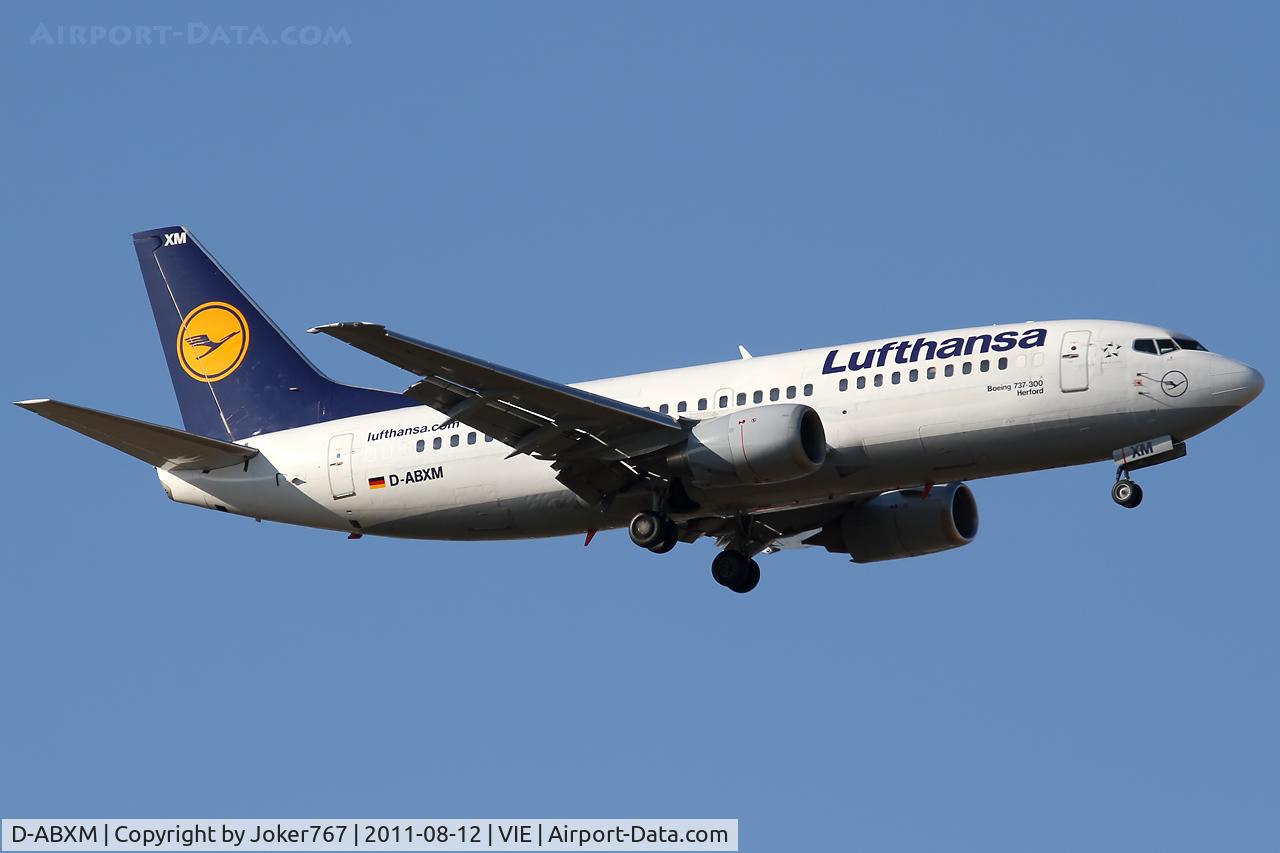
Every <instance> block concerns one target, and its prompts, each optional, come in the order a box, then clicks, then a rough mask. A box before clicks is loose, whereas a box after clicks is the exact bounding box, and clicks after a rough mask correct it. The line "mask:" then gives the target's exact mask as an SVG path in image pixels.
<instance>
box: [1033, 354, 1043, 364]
mask: <svg viewBox="0 0 1280 853" xmlns="http://www.w3.org/2000/svg"><path fill="white" fill-rule="evenodd" d="M1031 366H1032V367H1044V353H1042V352H1038V353H1036V354H1035V355H1033V356H1031Z"/></svg>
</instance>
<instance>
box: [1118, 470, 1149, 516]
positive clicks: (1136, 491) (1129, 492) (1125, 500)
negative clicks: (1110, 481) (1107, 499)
mask: <svg viewBox="0 0 1280 853" xmlns="http://www.w3.org/2000/svg"><path fill="white" fill-rule="evenodd" d="M1124 474H1125V472H1124V469H1121V470H1120V472H1119V473H1118V474H1117V476H1116V484H1115V485H1114V486H1112V487H1111V500H1113V501H1115V502H1116V503H1118V504H1120V506H1122V507H1124V508H1125V509H1133V508H1134V507H1136V506H1137V505H1138V504H1140V503H1142V486H1139V485H1138V484H1137V483H1135V482H1134V481H1133V480H1130V479H1129V478H1128V477H1126V476H1124Z"/></svg>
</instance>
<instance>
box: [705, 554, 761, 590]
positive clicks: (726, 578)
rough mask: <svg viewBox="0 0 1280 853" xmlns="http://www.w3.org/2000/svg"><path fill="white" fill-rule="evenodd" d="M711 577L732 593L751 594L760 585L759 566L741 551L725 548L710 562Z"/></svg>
mask: <svg viewBox="0 0 1280 853" xmlns="http://www.w3.org/2000/svg"><path fill="white" fill-rule="evenodd" d="M711 577H713V578H715V580H716V583H718V584H720V585H721V586H723V587H728V588H729V589H731V590H733V591H734V592H739V593H741V592H751V590H753V589H755V588H756V584H758V583H760V564H759V563H757V562H756V561H755V560H753V559H751V558H750V557H748V556H747V555H746V554H743V553H742V552H741V551H734V550H731V549H728V548H726V549H725V550H723V551H721V552H720V553H719V554H717V555H716V558H715V559H714V560H712V561H711Z"/></svg>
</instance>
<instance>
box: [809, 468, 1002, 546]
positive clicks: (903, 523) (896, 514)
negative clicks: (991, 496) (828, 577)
mask: <svg viewBox="0 0 1280 853" xmlns="http://www.w3.org/2000/svg"><path fill="white" fill-rule="evenodd" d="M977 535H978V502H977V501H976V500H974V498H973V492H971V491H969V487H968V486H966V485H965V484H964V483H951V484H949V485H945V486H935V487H934V488H933V489H932V490H930V492H929V494H928V496H926V495H925V493H924V491H923V490H920V489H905V490H903V491H898V492H885V493H884V494H882V495H879V496H877V497H874V498H872V499H871V500H869V501H867V502H866V503H865V504H862V505H861V506H856V507H853V508H852V509H850V510H848V511H847V512H846V513H845V514H844V515H842V516H841V517H840V519H839V521H837V522H835V523H834V524H830V525H827V527H826V528H824V529H823V531H822V532H821V533H820V534H818V536H817V537H815V538H814V539H813V540H810V541H812V542H813V544H817V545H824V546H826V549H827V550H828V551H833V552H836V553H841V554H848V555H849V556H850V557H852V558H853V561H854V562H855V563H875V562H878V561H880V560H896V559H898V558H899V557H920V556H923V555H924V554H933V553H936V552H938V551H947V550H950V549H951V548H959V547H960V546H961V545H968V544H969V543H970V542H972V541H973V538H974V537H975V536H977Z"/></svg>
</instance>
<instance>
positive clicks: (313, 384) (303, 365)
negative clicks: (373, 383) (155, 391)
mask: <svg viewBox="0 0 1280 853" xmlns="http://www.w3.org/2000/svg"><path fill="white" fill-rule="evenodd" d="M133 247H134V249H135V250H136V251H137V253H138V264H139V265H140V266H141V267H142V278H143V280H144V281H145V282H146V285H147V296H148V297H149V298H150V299H151V310H152V311H153V312H154V313H155V318H156V328H157V329H158V330H159V332H160V345H161V346H162V347H163V348H164V354H165V359H166V360H167V361H168V363H169V375H170V376H171V377H172V379H173V390H174V392H175V393H176V394H177V396H178V408H179V409H180V410H181V411H182V422H183V424H184V425H185V426H186V428H187V430H188V431H189V432H194V433H197V434H199V435H205V436H209V437H210V438H217V439H221V440H228V439H229V440H232V441H235V440H237V439H243V438H248V437H249V436H253V435H258V434H260V433H265V432H276V431H278V430H282V429H291V428H293V427H298V426H305V425H307V424H314V423H320V422H322V421H330V420H336V419H338V418H346V417H351V416H353V415H362V414H368V413H370V412H378V411H384V410H387V409H397V408H403V407H405V406H412V405H417V403H416V402H415V401H414V400H412V399H410V398H408V397H405V396H404V395H403V394H394V393H391V392H388V391H374V390H371V389H368V388H354V387H352V386H350V385H341V384H339V383H337V382H334V381H333V380H331V379H329V378H328V377H326V376H325V375H324V374H322V373H320V371H318V370H316V368H315V367H314V366H313V365H312V364H311V362H309V361H307V359H306V358H305V357H304V356H303V355H302V353H300V352H299V351H298V350H297V348H295V347H294V345H293V344H292V343H291V342H290V341H289V339H288V338H286V337H285V336H284V334H283V333H282V332H281V331H280V330H279V329H278V328H276V325H275V324H274V323H272V322H271V320H270V318H268V317H267V315H266V314H264V313H262V310H261V309H260V308H258V306H257V305H256V304H255V303H254V302H253V300H252V299H250V298H249V296H248V295H247V294H246V293H245V292H244V291H243V290H241V289H240V286H239V285H238V284H236V283H235V280H234V279H232V278H231V276H229V275H228V274H227V273H226V271H225V270H223V269H222V267H221V266H219V265H218V262H217V261H215V260H214V259H213V257H212V256H211V255H209V253H208V252H206V251H205V250H204V247H203V246H201V245H200V243H199V242H197V241H196V239H195V237H194V236H193V235H192V234H191V232H189V231H187V230H186V229H185V228H182V227H180V226H174V227H171V228H158V229H155V230H153V231H141V232H139V233H137V234H134V235H133Z"/></svg>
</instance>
